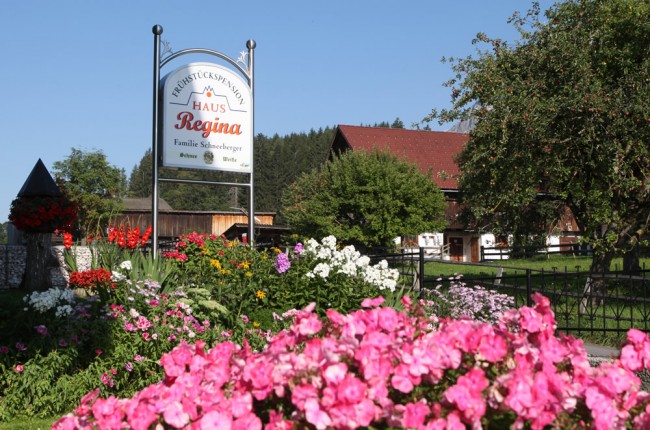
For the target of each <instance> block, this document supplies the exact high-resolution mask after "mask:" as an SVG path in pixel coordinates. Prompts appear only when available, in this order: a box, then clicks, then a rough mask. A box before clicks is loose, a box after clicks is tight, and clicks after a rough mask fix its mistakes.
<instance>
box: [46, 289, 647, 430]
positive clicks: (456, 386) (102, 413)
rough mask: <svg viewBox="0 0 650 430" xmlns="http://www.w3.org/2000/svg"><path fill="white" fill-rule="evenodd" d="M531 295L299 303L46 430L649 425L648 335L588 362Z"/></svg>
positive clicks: (544, 303)
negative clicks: (263, 331)
mask: <svg viewBox="0 0 650 430" xmlns="http://www.w3.org/2000/svg"><path fill="white" fill-rule="evenodd" d="M534 299H535V303H536V304H535V306H534V307H532V308H529V307H523V308H521V309H518V310H511V311H508V312H507V313H506V314H505V315H504V316H503V317H502V318H501V321H500V323H499V325H498V326H494V325H489V324H485V323H478V322H475V321H470V320H451V319H447V320H441V321H432V320H430V319H428V318H426V317H425V315H424V313H423V312H422V311H421V308H420V306H419V304H417V303H416V304H412V303H410V300H409V299H408V298H405V299H404V304H405V306H406V308H407V312H405V313H402V312H398V311H396V310H394V309H392V308H388V307H384V308H382V307H379V305H380V304H381V301H382V300H381V299H376V300H369V299H368V300H365V301H364V303H363V307H364V309H362V310H359V311H356V312H353V313H351V314H349V315H342V314H340V313H338V312H336V311H333V310H330V311H329V312H328V319H327V320H320V319H319V318H318V317H317V315H316V314H315V313H314V312H313V307H308V308H306V309H305V310H303V311H300V312H299V313H298V315H297V316H296V317H295V321H294V324H293V325H292V327H291V328H290V329H289V330H287V331H284V332H281V333H279V334H278V335H276V336H275V337H273V338H272V339H271V340H270V342H269V344H268V346H267V348H266V349H265V350H264V351H261V352H255V351H252V350H250V349H249V348H248V347H247V346H246V345H244V346H243V347H239V346H237V345H235V344H233V343H230V342H223V343H220V344H217V345H216V346H215V347H214V348H212V349H208V350H206V345H205V344H204V343H202V342H197V343H196V345H180V346H178V347H176V348H175V349H174V350H172V351H171V352H170V353H168V354H166V355H165V356H164V357H163V358H162V359H161V364H162V366H164V369H165V379H164V381H162V382H160V383H157V384H154V385H151V386H149V387H148V388H146V389H144V390H142V391H141V392H139V393H138V394H136V395H135V396H134V397H133V398H130V399H116V398H115V397H109V398H107V399H101V398H98V395H97V392H93V393H90V394H88V395H87V396H86V397H85V398H84V399H83V400H82V402H81V405H80V406H79V407H78V408H77V409H76V410H75V411H74V413H73V414H70V415H67V416H65V417H63V418H61V419H60V420H59V421H58V422H57V423H55V425H54V427H53V428H55V429H73V428H106V429H112V428H126V427H128V428H132V429H134V430H139V429H149V428H155V427H156V425H157V424H161V425H162V426H163V427H164V428H188V429H217V428H219V429H221V428H223V429H242V430H243V429H247V430H248V429H253V430H254V429H268V430H271V429H292V428H294V429H298V428H309V426H313V427H314V428H316V429H326V428H334V429H352V428H359V427H361V428H363V427H368V426H375V427H378V426H379V427H386V426H390V427H394V428H415V429H465V428H472V429H482V428H486V427H487V426H488V424H490V428H492V425H493V424H495V425H496V426H497V427H499V428H515V429H521V428H525V427H527V426H529V427H530V428H532V429H543V428H545V427H547V426H550V427H552V428H595V429H603V430H604V429H608V430H609V429H624V428H626V425H627V426H630V427H633V428H638V429H642V428H649V427H650V406H649V404H650V395H649V394H648V393H646V392H643V391H641V390H640V380H639V378H638V377H637V376H636V375H635V372H638V371H640V370H642V369H644V368H647V367H648V364H649V363H650V342H649V341H648V337H647V335H645V334H644V333H642V332H640V331H638V330H631V331H630V332H629V334H628V340H627V342H626V344H625V345H624V347H623V349H622V351H621V355H620V358H619V359H616V360H613V361H611V362H606V363H603V364H601V365H600V366H599V367H591V366H590V364H589V362H588V360H587V355H586V352H585V349H584V347H583V344H582V342H581V341H580V340H577V339H574V338H572V337H568V336H560V337H559V338H558V337H555V336H554V332H555V319H554V317H553V313H552V311H551V309H550V307H549V301H548V299H546V298H545V297H542V296H541V295H536V296H535V297H534Z"/></svg>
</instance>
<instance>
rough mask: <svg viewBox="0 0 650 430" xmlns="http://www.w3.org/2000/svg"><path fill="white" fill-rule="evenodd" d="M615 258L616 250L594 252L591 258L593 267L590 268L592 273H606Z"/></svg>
mask: <svg viewBox="0 0 650 430" xmlns="http://www.w3.org/2000/svg"><path fill="white" fill-rule="evenodd" d="M613 259H614V252H613V251H607V252H604V253H601V252H596V253H594V256H593V258H592V259H591V268H590V269H589V270H590V271H591V273H594V274H600V275H602V274H605V273H608V272H609V267H610V266H611V264H612V260H613Z"/></svg>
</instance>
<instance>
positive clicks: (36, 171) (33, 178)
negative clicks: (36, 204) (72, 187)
mask: <svg viewBox="0 0 650 430" xmlns="http://www.w3.org/2000/svg"><path fill="white" fill-rule="evenodd" d="M62 195H63V193H62V192H61V189H60V188H59V186H58V185H57V184H56V182H54V179H52V175H50V172H48V171H47V169H46V168H45V164H43V162H42V161H41V159H40V158H39V159H38V161H37V162H36V165H35V166H34V168H33V169H32V172H31V173H30V174H29V176H28V177H27V180H26V181H25V183H24V184H23V187H22V188H21V189H20V191H19V192H18V197H36V196H52V197H59V196H62Z"/></svg>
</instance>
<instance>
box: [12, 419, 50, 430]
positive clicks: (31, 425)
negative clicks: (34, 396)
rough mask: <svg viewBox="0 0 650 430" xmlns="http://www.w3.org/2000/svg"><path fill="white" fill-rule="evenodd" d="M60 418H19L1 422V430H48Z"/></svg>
mask: <svg viewBox="0 0 650 430" xmlns="http://www.w3.org/2000/svg"><path fill="white" fill-rule="evenodd" d="M59 418H60V417H56V418H17V419H13V420H12V421H10V422H5V423H3V422H0V430H46V429H49V428H51V427H52V424H54V423H55V422H56V421H57V420H58V419H59Z"/></svg>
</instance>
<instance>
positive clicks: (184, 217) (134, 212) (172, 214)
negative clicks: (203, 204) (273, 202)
mask: <svg viewBox="0 0 650 430" xmlns="http://www.w3.org/2000/svg"><path fill="white" fill-rule="evenodd" d="M124 206H125V209H123V210H122V213H121V214H120V215H118V216H115V217H114V219H115V224H117V225H126V226H130V227H131V228H135V227H139V228H140V229H141V230H143V231H144V230H145V229H146V228H147V227H148V226H150V225H151V224H152V222H153V218H152V216H151V199H150V198H143V199H124ZM274 219H275V212H256V213H255V223H256V224H259V225H273V222H274ZM234 224H248V215H247V214H246V213H244V212H243V211H179V210H173V209H172V208H171V206H169V204H168V203H167V202H165V201H164V200H162V199H160V201H159V206H158V237H159V238H163V239H165V238H169V239H171V238H176V237H178V236H180V235H181V234H186V233H191V232H193V231H196V232H198V233H204V234H215V235H217V236H220V235H221V234H223V233H225V232H226V230H228V229H229V228H230V227H231V226H232V225H234Z"/></svg>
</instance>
